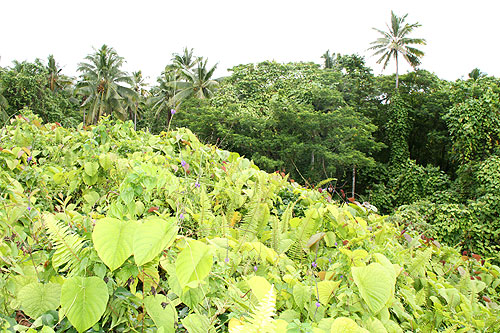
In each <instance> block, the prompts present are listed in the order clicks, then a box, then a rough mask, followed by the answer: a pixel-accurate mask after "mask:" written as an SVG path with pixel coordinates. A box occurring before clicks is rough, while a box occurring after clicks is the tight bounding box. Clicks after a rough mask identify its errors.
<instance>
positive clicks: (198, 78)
mask: <svg viewBox="0 0 500 333" xmlns="http://www.w3.org/2000/svg"><path fill="white" fill-rule="evenodd" d="M207 61H208V60H205V61H203V59H200V61H199V62H198V66H197V67H196V68H194V70H193V71H188V70H186V69H183V70H182V74H183V76H184V78H185V80H186V82H185V83H186V84H182V85H181V86H180V87H179V88H180V91H179V93H178V94H177V98H178V99H180V100H183V99H185V98H188V97H190V96H195V97H196V98H200V99H205V98H210V97H212V95H213V94H214V92H215V89H216V88H217V86H218V85H219V82H217V81H215V80H214V79H212V76H213V74H214V72H215V69H216V68H217V64H215V65H214V66H213V67H212V68H210V69H207Z"/></svg>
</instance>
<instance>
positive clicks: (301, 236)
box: [288, 209, 320, 261]
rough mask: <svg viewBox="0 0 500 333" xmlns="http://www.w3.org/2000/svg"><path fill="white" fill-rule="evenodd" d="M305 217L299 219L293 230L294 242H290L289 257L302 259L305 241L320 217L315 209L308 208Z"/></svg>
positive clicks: (316, 225)
mask: <svg viewBox="0 0 500 333" xmlns="http://www.w3.org/2000/svg"><path fill="white" fill-rule="evenodd" d="M305 215H306V216H305V217H304V218H303V219H301V221H300V223H299V225H298V226H297V229H296V230H295V235H294V243H293V244H292V246H291V248H290V250H289V251H288V255H289V257H290V258H291V259H295V260H300V261H302V259H303V257H304V251H305V248H306V244H307V241H308V240H309V238H311V236H312V235H313V234H314V233H316V230H317V229H318V227H319V224H320V218H319V214H318V211H317V210H316V209H308V210H307V211H306V212H305Z"/></svg>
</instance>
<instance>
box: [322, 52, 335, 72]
mask: <svg viewBox="0 0 500 333" xmlns="http://www.w3.org/2000/svg"><path fill="white" fill-rule="evenodd" d="M334 55H335V53H334V54H333V55H330V50H327V51H326V52H325V53H324V54H323V55H322V56H321V58H323V59H325V69H332V68H333V64H334V63H335V61H334V59H333V56H334Z"/></svg>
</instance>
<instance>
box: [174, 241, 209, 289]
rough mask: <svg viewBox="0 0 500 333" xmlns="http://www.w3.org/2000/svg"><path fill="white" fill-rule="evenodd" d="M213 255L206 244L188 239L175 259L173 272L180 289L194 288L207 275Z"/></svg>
mask: <svg viewBox="0 0 500 333" xmlns="http://www.w3.org/2000/svg"><path fill="white" fill-rule="evenodd" d="M212 263H213V256H212V252H211V249H210V247H209V246H208V245H205V244H204V243H202V242H200V241H197V240H190V241H188V242H187V245H186V247H185V248H184V250H182V251H181V253H179V255H178V256H177V260H176V261H175V273H176V274H177V279H178V280H179V284H180V285H181V287H182V289H183V290H184V291H185V290H187V288H196V287H197V286H198V285H199V283H200V282H201V281H203V279H205V278H206V277H207V276H208V273H210V269H211V268H212Z"/></svg>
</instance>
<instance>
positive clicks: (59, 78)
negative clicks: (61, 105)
mask: <svg viewBox="0 0 500 333" xmlns="http://www.w3.org/2000/svg"><path fill="white" fill-rule="evenodd" d="M46 68H47V85H48V87H49V89H50V90H51V91H54V90H56V89H59V90H60V89H64V88H65V87H67V86H69V85H71V83H72V82H71V79H70V78H69V77H67V76H66V75H63V74H62V73H61V71H62V68H60V67H59V65H58V64H57V63H56V60H55V59H54V56H53V55H52V54H51V55H49V57H48V58H47V66H46Z"/></svg>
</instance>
